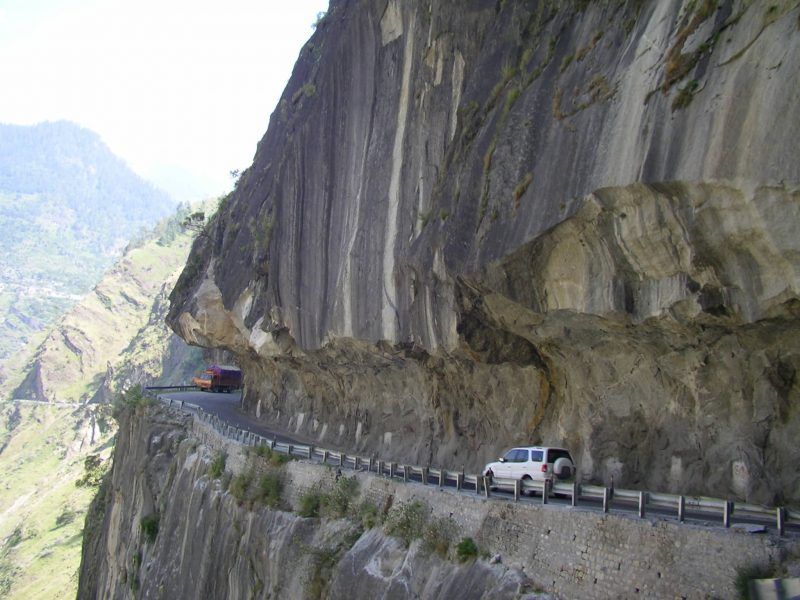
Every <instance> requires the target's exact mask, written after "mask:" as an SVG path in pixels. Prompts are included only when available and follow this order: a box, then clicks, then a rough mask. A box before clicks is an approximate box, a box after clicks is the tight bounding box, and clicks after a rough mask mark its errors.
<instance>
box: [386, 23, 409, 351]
mask: <svg viewBox="0 0 800 600" xmlns="http://www.w3.org/2000/svg"><path fill="white" fill-rule="evenodd" d="M413 60H414V17H413V14H412V17H411V22H410V23H409V28H408V33H407V34H406V45H405V49H404V50H403V82H402V84H401V86H400V103H399V108H398V111H397V128H396V129H395V136H394V149H393V150H392V177H391V180H390V182H389V213H388V216H387V220H386V236H385V237H384V240H385V245H384V247H383V308H382V310H381V329H382V335H383V338H384V339H387V340H390V341H395V340H396V339H397V289H396V287H395V283H394V246H395V240H396V239H397V217H398V213H399V212H400V172H401V170H402V167H403V143H404V141H405V136H406V120H407V118H408V103H409V101H408V98H409V89H410V87H411V67H412V66H413Z"/></svg>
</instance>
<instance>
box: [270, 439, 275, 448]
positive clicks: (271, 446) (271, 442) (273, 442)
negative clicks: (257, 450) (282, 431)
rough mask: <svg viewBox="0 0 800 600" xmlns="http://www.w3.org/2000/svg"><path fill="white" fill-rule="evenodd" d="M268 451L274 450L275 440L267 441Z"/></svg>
mask: <svg viewBox="0 0 800 600" xmlns="http://www.w3.org/2000/svg"><path fill="white" fill-rule="evenodd" d="M269 449H270V450H275V438H272V439H271V440H270V441H269Z"/></svg>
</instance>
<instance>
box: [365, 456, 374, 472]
mask: <svg viewBox="0 0 800 600" xmlns="http://www.w3.org/2000/svg"><path fill="white" fill-rule="evenodd" d="M374 464H375V459H374V458H372V457H371V456H370V457H369V465H368V466H367V471H369V472H372V465H374Z"/></svg>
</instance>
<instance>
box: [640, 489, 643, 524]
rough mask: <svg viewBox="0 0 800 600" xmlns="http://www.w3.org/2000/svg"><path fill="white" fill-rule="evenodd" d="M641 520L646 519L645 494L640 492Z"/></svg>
mask: <svg viewBox="0 0 800 600" xmlns="http://www.w3.org/2000/svg"><path fill="white" fill-rule="evenodd" d="M639 518H640V519H644V492H639Z"/></svg>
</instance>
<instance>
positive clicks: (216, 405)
mask: <svg viewBox="0 0 800 600" xmlns="http://www.w3.org/2000/svg"><path fill="white" fill-rule="evenodd" d="M159 395H160V396H164V397H166V398H172V399H173V400H183V401H184V402H191V403H192V404H197V405H198V406H200V407H201V408H202V409H203V410H204V411H206V412H207V413H211V414H213V415H217V416H218V417H219V418H220V419H222V420H223V421H225V422H226V423H229V424H231V425H233V426H235V427H238V428H240V429H245V430H247V431H252V432H253V433H257V434H258V435H263V436H264V437H269V438H274V439H275V440H277V441H279V442H291V443H293V444H294V443H297V444H303V443H306V442H307V440H302V439H300V438H296V437H292V436H290V435H287V434H286V433H284V432H281V431H276V430H274V429H270V428H268V427H264V425H263V424H262V423H259V422H258V421H257V420H256V419H254V418H253V417H252V416H251V415H249V414H247V413H245V412H243V411H242V409H241V404H242V393H241V392H233V393H230V394H224V393H214V392H162V393H160V394H159Z"/></svg>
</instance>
